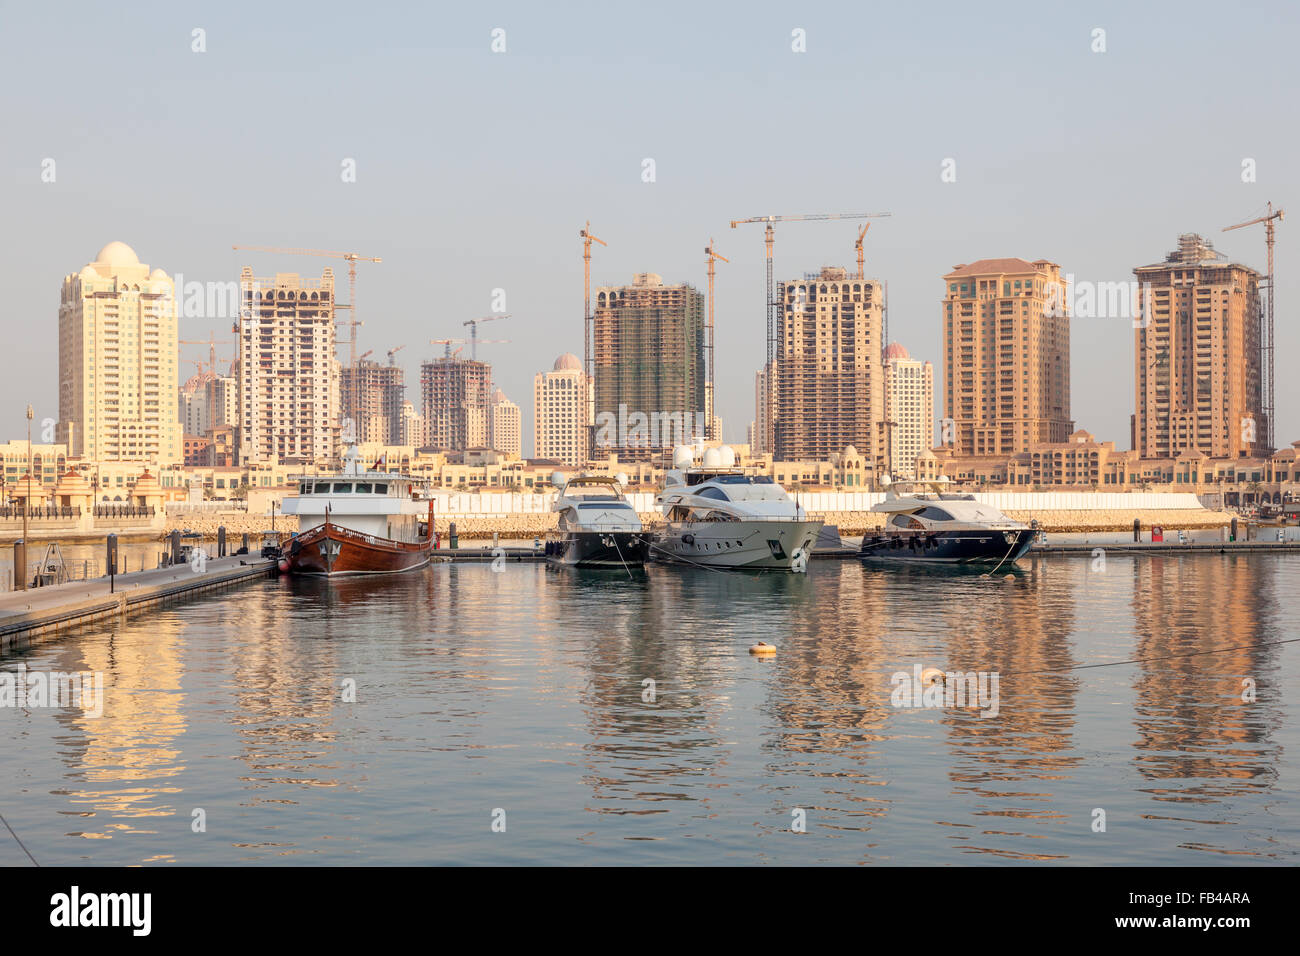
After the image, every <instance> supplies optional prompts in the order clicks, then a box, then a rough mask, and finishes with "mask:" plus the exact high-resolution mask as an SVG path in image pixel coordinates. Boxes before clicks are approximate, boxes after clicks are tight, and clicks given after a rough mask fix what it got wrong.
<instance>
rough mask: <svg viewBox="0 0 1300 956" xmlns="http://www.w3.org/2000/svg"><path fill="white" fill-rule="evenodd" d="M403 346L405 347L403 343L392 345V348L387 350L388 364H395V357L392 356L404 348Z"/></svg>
mask: <svg viewBox="0 0 1300 956" xmlns="http://www.w3.org/2000/svg"><path fill="white" fill-rule="evenodd" d="M404 348H406V346H405V345H397V346H394V347H393V348H391V349H389V350H388V364H389V365H396V364H397V359H395V358H393V356H394V355H396V354H397V353H398V352H400V351H402V349H404Z"/></svg>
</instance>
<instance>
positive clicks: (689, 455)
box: [673, 445, 695, 469]
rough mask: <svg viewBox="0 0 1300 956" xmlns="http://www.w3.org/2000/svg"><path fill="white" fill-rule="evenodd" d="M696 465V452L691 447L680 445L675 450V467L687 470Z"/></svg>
mask: <svg viewBox="0 0 1300 956" xmlns="http://www.w3.org/2000/svg"><path fill="white" fill-rule="evenodd" d="M693 464H695V451H694V450H693V449H692V448H691V446H690V445H678V446H677V447H676V448H674V449H673V467H674V468H677V469H686V468H689V467H691V465H693Z"/></svg>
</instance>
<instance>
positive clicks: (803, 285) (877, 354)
mask: <svg viewBox="0 0 1300 956" xmlns="http://www.w3.org/2000/svg"><path fill="white" fill-rule="evenodd" d="M777 302H778V317H777V318H778V321H777V343H776V368H775V370H774V372H773V377H772V382H773V384H774V387H775V393H774V401H773V405H774V407H775V410H774V413H773V415H772V423H771V428H772V434H773V445H774V448H773V449H772V451H773V453H774V454H775V457H776V459H777V460H779V461H829V460H830V459H831V456H832V455H837V454H840V453H842V452H843V451H844V449H845V448H846V447H847V446H850V445H852V446H854V447H855V448H858V449H861V450H862V454H863V455H865V456H866V458H867V460H868V461H870V462H873V463H878V462H880V461H881V460H882V458H883V455H884V451H885V439H884V422H885V390H884V377H885V376H884V369H883V368H882V366H881V349H882V343H881V324H882V318H883V313H882V298H881V286H880V283H879V282H878V281H876V280H873V279H858V278H850V277H849V274H848V272H847V271H846V270H844V269H841V268H838V267H832V266H827V267H825V268H823V269H822V270H821V272H819V273H815V274H811V275H807V276H805V277H804V278H803V279H801V280H793V281H789V282H781V283H779V284H778V286H777ZM760 375H761V373H760ZM762 385H763V383H762V379H761V378H760V379H759V382H758V385H757V389H756V390H757V391H758V393H759V396H760V398H761V394H762ZM760 405H761V402H760ZM762 431H763V429H762V427H761V424H760V428H759V437H762ZM767 450H768V449H766V448H764V451H767Z"/></svg>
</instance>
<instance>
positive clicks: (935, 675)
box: [921, 667, 943, 687]
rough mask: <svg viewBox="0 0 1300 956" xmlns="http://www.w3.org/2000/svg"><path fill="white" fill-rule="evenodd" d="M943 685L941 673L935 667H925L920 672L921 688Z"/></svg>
mask: <svg viewBox="0 0 1300 956" xmlns="http://www.w3.org/2000/svg"><path fill="white" fill-rule="evenodd" d="M941 683H943V671H941V670H939V668H937V667H927V668H926V669H925V670H923V671H921V686H922V687H931V686H933V685H934V684H941Z"/></svg>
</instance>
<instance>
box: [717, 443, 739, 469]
mask: <svg viewBox="0 0 1300 956" xmlns="http://www.w3.org/2000/svg"><path fill="white" fill-rule="evenodd" d="M718 457H719V459H721V463H722V467H723V468H735V467H736V450H735V449H734V448H732V447H731V446H730V445H723V446H721V447H720V448H719V449H718Z"/></svg>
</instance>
